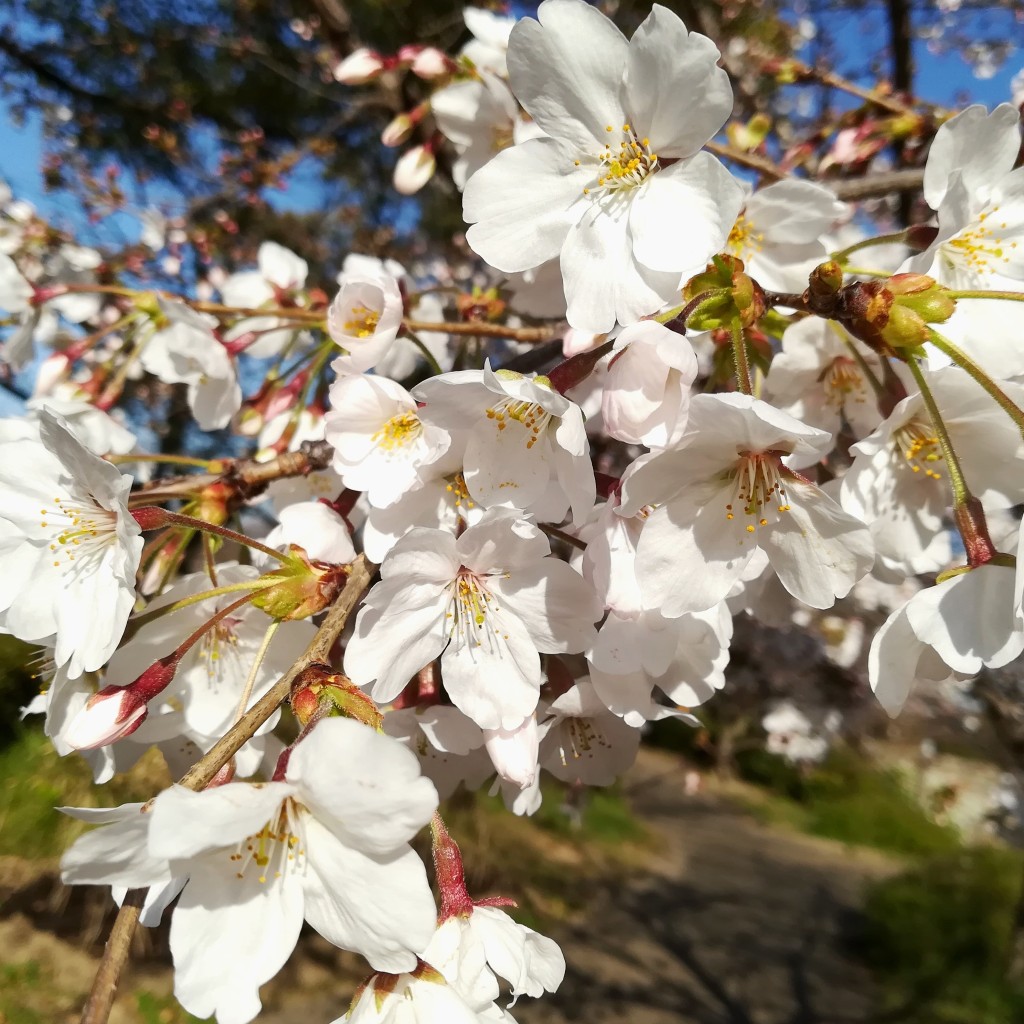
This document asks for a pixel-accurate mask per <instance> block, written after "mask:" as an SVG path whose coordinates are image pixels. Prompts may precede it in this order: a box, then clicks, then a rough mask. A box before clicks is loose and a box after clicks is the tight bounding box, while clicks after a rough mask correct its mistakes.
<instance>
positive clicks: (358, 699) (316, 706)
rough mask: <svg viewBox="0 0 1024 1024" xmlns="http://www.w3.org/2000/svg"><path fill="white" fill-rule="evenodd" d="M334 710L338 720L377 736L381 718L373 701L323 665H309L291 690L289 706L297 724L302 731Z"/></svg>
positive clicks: (350, 682)
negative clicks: (349, 721) (325, 711)
mask: <svg viewBox="0 0 1024 1024" xmlns="http://www.w3.org/2000/svg"><path fill="white" fill-rule="evenodd" d="M325 703H326V704H328V705H329V711H328V713H330V712H331V711H333V710H335V709H336V710H337V711H338V713H339V716H340V717H342V718H354V719H355V720H356V721H357V722H362V723H363V725H368V726H370V728H371V729H375V730H376V731H377V732H382V731H383V724H384V716H383V715H382V714H381V713H380V711H378V710H377V705H376V704H375V703H374V702H373V700H372V699H371V698H370V697H369V696H368V695H367V694H366V693H364V692H363V691H362V690H360V689H359V687H358V686H356V685H355V683H353V682H352V680H351V679H349V678H348V676H345V675H342V674H341V673H340V672H332V671H331V670H330V669H329V668H328V667H327V666H326V665H310V666H309V667H308V668H306V669H305V670H304V671H303V672H302V674H301V675H300V676H299V678H298V680H297V681H296V683H295V685H294V686H293V687H292V696H291V706H292V711H293V712H294V713H295V717H296V718H297V719H298V720H299V724H300V725H302V726H303V727H305V726H306V725H308V724H309V723H310V721H312V720H313V719H314V717H317V716H319V715H322V714H323V711H322V709H323V707H324V704H325Z"/></svg>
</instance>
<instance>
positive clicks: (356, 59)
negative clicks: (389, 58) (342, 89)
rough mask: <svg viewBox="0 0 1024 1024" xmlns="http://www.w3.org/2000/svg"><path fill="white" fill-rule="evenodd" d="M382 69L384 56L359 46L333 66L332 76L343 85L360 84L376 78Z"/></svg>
mask: <svg viewBox="0 0 1024 1024" xmlns="http://www.w3.org/2000/svg"><path fill="white" fill-rule="evenodd" d="M383 70H384V58H383V57H381V55H380V54H379V53H375V52H374V51H373V50H370V49H368V48H367V47H365V46H361V47H360V48H359V49H358V50H353V52H352V53H350V54H349V55H348V56H347V57H346V58H345V59H344V60H343V61H342V62H341V63H340V64H338V65H337V66H336V67H335V69H334V77H335V79H336V80H337V81H339V82H343V83H344V84H345V85H362V84H363V83H364V82H369V81H370V80H371V79H374V78H376V77H377V76H378V75H379V74H380V73H381V71H383Z"/></svg>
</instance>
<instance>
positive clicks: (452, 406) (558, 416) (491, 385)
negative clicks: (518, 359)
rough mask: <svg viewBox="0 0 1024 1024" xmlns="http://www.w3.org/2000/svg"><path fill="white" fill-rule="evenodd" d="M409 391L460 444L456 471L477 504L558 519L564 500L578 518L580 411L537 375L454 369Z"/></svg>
mask: <svg viewBox="0 0 1024 1024" xmlns="http://www.w3.org/2000/svg"><path fill="white" fill-rule="evenodd" d="M412 394H413V397H414V398H415V399H417V400H418V401H421V402H425V403H426V406H427V407H426V409H425V410H424V412H423V418H424V419H425V420H428V421H431V422H434V423H438V424H440V425H441V426H442V427H444V428H445V429H446V430H447V431H448V432H449V433H450V434H451V435H452V448H453V450H454V449H455V448H456V447H457V446H458V447H461V446H462V445H465V455H464V456H463V476H464V478H465V481H466V486H467V488H468V489H469V493H470V495H471V496H472V498H473V499H474V500H475V501H477V502H478V503H479V504H481V505H483V506H484V507H485V508H494V507H500V508H516V509H521V510H523V511H527V510H530V511H533V512H535V513H536V514H537V516H538V517H540V518H543V519H546V520H551V521H554V522H558V521H560V520H561V519H562V518H563V517H564V515H565V512H566V507H567V506H571V509H572V517H573V520H574V521H575V522H582V521H583V519H584V517H585V516H586V515H587V514H588V513H589V512H590V509H591V506H592V505H593V503H594V493H595V485H594V471H593V468H592V465H591V462H590V455H589V446H588V443H587V433H586V430H585V429H584V426H583V414H582V412H581V411H580V408H579V406H578V405H576V404H575V403H574V402H571V401H570V400H569V399H568V398H566V397H565V396H564V395H560V394H559V393H558V392H557V391H555V390H554V389H553V388H552V387H551V386H550V385H549V383H548V381H547V378H545V377H536V378H530V377H524V376H523V375H522V374H519V373H513V372H511V371H509V370H498V371H497V372H494V371H492V370H491V367H490V364H489V363H488V364H487V365H486V366H485V367H484V369H483V370H458V371H455V372H454V373H444V374H441V375H440V376H437V377H432V378H430V379H429V380H426V381H424V382H423V383H422V384H420V385H418V386H417V387H415V388H414V389H413V392H412Z"/></svg>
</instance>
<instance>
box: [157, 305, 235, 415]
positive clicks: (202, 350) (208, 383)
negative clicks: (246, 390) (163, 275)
mask: <svg viewBox="0 0 1024 1024" xmlns="http://www.w3.org/2000/svg"><path fill="white" fill-rule="evenodd" d="M159 301H160V312H161V318H160V320H159V321H158V322H156V323H153V324H150V325H149V326H148V329H149V330H150V331H151V333H150V335H149V337H148V338H147V339H146V340H145V342H144V346H143V349H142V353H141V355H140V356H139V362H140V363H141V364H142V368H143V369H144V370H145V371H146V372H147V373H152V374H153V375H154V376H155V377H159V378H160V380H162V381H164V382H166V383H168V384H186V385H188V405H189V408H190V409H191V410H192V415H193V416H195V418H196V422H197V423H198V424H199V426H200V427H202V429H203V430H217V429H219V428H220V427H226V426H227V425H228V423H229V422H230V420H231V417H232V416H234V414H235V413H236V412H238V410H239V408H240V407H241V405H242V389H241V387H240V386H239V384H238V378H237V376H236V374H235V364H234V362H233V361H232V359H231V357H230V356H229V355H228V353H227V350H226V349H225V348H224V346H223V345H222V344H221V343H220V341H219V340H218V339H217V337H216V336H215V335H214V333H213V330H212V328H214V327H216V326H217V321H216V320H215V319H214V318H213V317H211V316H206V315H205V314H203V313H197V312H196V311H195V310H194V309H189V307H188V306H186V305H185V304H184V303H182V302H175V301H173V300H168V299H163V298H161V299H160V300H159Z"/></svg>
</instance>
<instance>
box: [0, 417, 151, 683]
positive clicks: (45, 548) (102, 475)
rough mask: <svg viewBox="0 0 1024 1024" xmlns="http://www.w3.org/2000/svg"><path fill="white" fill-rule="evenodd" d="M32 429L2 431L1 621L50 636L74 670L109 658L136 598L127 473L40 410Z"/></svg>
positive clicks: (29, 636)
mask: <svg viewBox="0 0 1024 1024" xmlns="http://www.w3.org/2000/svg"><path fill="white" fill-rule="evenodd" d="M3 422H8V421H3ZM33 434H34V430H33V428H32V427H31V426H29V425H27V424H26V425H24V426H21V425H19V426H18V427H17V429H16V430H15V431H14V432H13V436H12V434H11V433H7V434H6V435H5V434H3V433H0V566H2V568H3V572H2V575H0V581H2V582H0V627H2V628H3V629H4V630H7V631H9V632H11V633H13V634H14V635H15V636H17V637H20V638H21V639H22V640H29V641H35V642H42V643H48V644H53V646H54V647H55V651H54V659H55V661H56V663H57V666H58V667H60V666H62V665H67V666H68V672H69V674H71V675H72V676H77V675H80V674H81V673H82V672H88V671H92V670H94V669H98V668H99V667H100V666H101V665H103V664H104V662H106V660H107V659H108V658H109V657H110V655H111V654H112V653H113V651H114V648H115V647H116V646H117V644H118V641H119V640H120V639H121V635H122V634H123V633H124V627H125V623H126V622H127V621H128V616H129V615H130V614H131V611H132V607H133V606H134V604H135V571H136V569H137V568H138V564H139V557H140V555H141V553H142V537H141V536H140V532H141V531H140V530H139V527H138V525H137V524H136V522H135V520H134V519H132V517H131V515H130V514H129V513H128V508H127V499H128V492H129V491H130V489H131V484H132V480H131V477H129V476H124V475H123V474H122V473H120V472H119V471H118V470H117V469H116V468H115V467H114V466H112V465H111V464H110V463H109V462H104V461H103V460H102V459H100V458H98V457H97V456H96V455H94V454H93V453H92V452H90V451H89V450H88V449H87V448H85V447H84V446H83V445H82V444H81V442H80V441H78V439H77V438H76V437H75V436H74V435H73V434H72V433H71V431H70V430H68V428H67V427H65V426H64V424H63V422H62V421H61V419H60V418H59V417H58V416H55V415H54V414H53V413H51V412H49V411H47V410H45V409H43V410H42V411H41V412H40V413H39V425H38V440H36V438H35V437H34V436H33ZM8 438H10V439H8Z"/></svg>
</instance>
